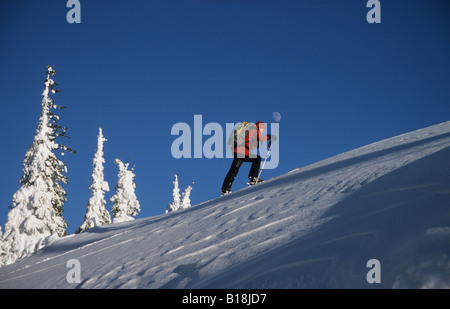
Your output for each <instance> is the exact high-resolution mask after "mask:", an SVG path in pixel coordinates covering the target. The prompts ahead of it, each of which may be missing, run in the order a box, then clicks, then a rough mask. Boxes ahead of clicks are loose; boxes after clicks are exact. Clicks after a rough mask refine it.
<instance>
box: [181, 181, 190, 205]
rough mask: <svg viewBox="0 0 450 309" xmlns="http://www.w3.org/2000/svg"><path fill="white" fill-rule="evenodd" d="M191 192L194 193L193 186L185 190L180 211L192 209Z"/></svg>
mask: <svg viewBox="0 0 450 309" xmlns="http://www.w3.org/2000/svg"><path fill="white" fill-rule="evenodd" d="M191 191H192V186H188V187H187V188H186V189H184V191H183V195H182V198H181V205H180V209H186V208H189V207H191V198H190V196H191Z"/></svg>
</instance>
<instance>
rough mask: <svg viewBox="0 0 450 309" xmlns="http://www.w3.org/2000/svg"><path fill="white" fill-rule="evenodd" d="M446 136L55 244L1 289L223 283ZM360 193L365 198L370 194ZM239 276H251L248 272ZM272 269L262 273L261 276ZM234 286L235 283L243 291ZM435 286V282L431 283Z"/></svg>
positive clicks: (363, 153) (422, 265) (363, 152)
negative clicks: (72, 273) (73, 262)
mask: <svg viewBox="0 0 450 309" xmlns="http://www.w3.org/2000/svg"><path fill="white" fill-rule="evenodd" d="M449 132H450V122H446V123H443V124H440V125H436V126H433V127H429V128H425V129H422V130H417V131H414V132H410V133H407V134H403V135H400V136H397V137H394V138H391V139H387V140H384V141H380V142H377V143H374V144H371V145H367V146H364V147H361V148H358V149H355V150H353V151H349V152H346V153H343V154H341V155H338V156H335V157H332V158H329V159H326V160H323V161H321V162H317V163H315V164H312V165H310V166H307V167H304V168H300V169H296V170H294V171H292V172H290V173H287V174H285V175H283V176H280V177H277V178H275V179H271V180H268V181H266V182H264V183H261V184H259V185H257V186H254V187H250V188H244V189H242V190H240V191H237V192H234V193H232V194H230V195H227V196H223V197H219V198H217V199H214V200H212V201H208V202H205V203H202V204H199V205H197V206H194V207H191V208H190V209H187V210H183V211H177V212H173V213H169V214H165V215H161V216H156V217H152V218H143V219H139V220H135V221H131V222H125V223H121V224H112V225H108V226H102V227H98V228H94V229H91V230H87V231H85V232H84V233H81V234H79V235H73V236H70V237H65V238H62V239H58V240H56V241H55V242H54V243H52V244H51V245H50V246H48V247H46V248H44V249H43V250H41V251H39V252H37V253H36V254H34V255H31V256H29V257H27V258H25V259H23V260H21V261H19V262H17V263H15V264H13V265H9V266H6V267H4V268H3V269H0V288H2V287H3V288H10V287H15V288H22V287H23V288H27V287H39V288H190V287H196V288H197V287H206V288H208V287H221V285H220V283H218V282H217V281H215V278H216V276H217V277H218V278H221V276H227V275H229V276H231V275H233V274H234V275H235V276H236V277H239V274H240V273H241V270H240V269H239V267H240V265H246V264H245V263H247V262H249V261H251V260H252V259H255V257H256V259H257V257H258V256H261V257H263V256H265V255H269V256H270V254H271V252H275V253H276V252H277V251H276V250H277V248H282V247H283V246H285V245H287V246H289V244H290V243H291V242H293V241H294V242H295V241H296V240H301V239H303V238H305V237H306V236H308V235H311V233H313V232H314V231H317V230H319V229H320V227H321V226H323V225H325V223H327V222H330V221H331V220H333V219H335V218H336V217H337V216H338V215H336V214H333V213H331V214H330V213H329V210H330V209H331V208H333V206H335V205H337V204H338V203H339V202H341V201H343V200H344V199H346V198H348V197H350V196H352V194H354V193H355V192H357V191H358V190H360V189H361V188H363V187H364V186H367V185H368V184H370V183H372V182H374V181H375V180H377V179H380V178H381V177H383V176H384V175H387V174H389V173H391V172H393V171H395V170H398V169H400V168H402V167H404V166H407V165H408V164H410V163H412V162H415V161H417V160H420V159H422V158H425V157H427V156H429V155H431V154H434V153H436V152H438V151H440V150H442V149H445V148H447V147H450V133H449ZM432 185H433V184H422V185H419V186H416V185H412V186H411V187H401V188H390V189H389V190H385V191H383V192H381V193H383V194H390V193H396V192H403V191H404V192H408V191H411V190H418V189H426V188H427V186H432ZM449 191H450V190H449ZM381 193H380V192H377V193H376V195H377V196H379V195H380V194H381ZM447 194H448V193H447ZM363 197H364V196H363ZM365 197H366V198H369V199H370V198H371V196H370V193H369V194H366V195H365ZM449 230H450V227H447V226H440V227H436V228H429V229H428V230H427V234H426V235H428V237H435V238H439V237H441V238H446V239H448V238H449V237H450V232H449ZM377 235H378V234H377V233H375V232H371V231H368V232H361V233H359V232H358V233H357V232H352V233H350V234H346V235H341V236H338V237H336V238H333V239H329V240H327V241H324V242H323V244H328V245H332V244H337V243H342V242H344V241H348V240H349V239H377V237H378V236H377ZM302 237H303V238H302ZM305 239H306V238H305ZM280 250H281V249H280ZM275 253H274V254H275ZM69 259H78V260H79V261H80V264H81V278H82V281H81V283H79V284H71V283H68V282H67V280H66V274H67V272H68V271H69V270H70V269H69V268H67V267H66V263H67V261H68V260H69ZM440 259H441V260H440V263H441V264H440V265H441V268H445V267H448V269H449V270H450V263H449V260H448V258H447V257H446V256H442V255H440ZM335 261H336V257H335V256H333V255H332V254H331V255H321V256H317V257H315V258H314V257H311V258H306V257H305V258H304V259H300V260H299V261H297V262H295V263H291V264H286V265H284V266H277V267H274V268H273V269H272V270H271V271H272V272H275V271H277V270H278V271H284V270H286V269H289V267H294V266H293V265H295V267H300V265H309V263H313V262H314V263H325V264H324V265H328V264H329V263H335ZM242 267H243V266H242ZM337 267H338V266H337ZM427 269H428V268H427V264H426V261H419V262H417V263H415V264H411V266H410V267H409V272H406V273H404V274H401V275H398V276H397V277H395V278H392V280H391V281H392V282H393V284H392V287H403V286H407V284H408V283H409V282H410V280H411V278H414V280H416V281H417V280H418V279H417V278H418V277H420V276H421V275H422V274H423V273H424V270H425V271H427ZM245 271H249V270H248V267H247V268H245ZM269 273H271V272H270V271H269V270H267V271H266V275H267V274H269ZM261 276H262V274H261ZM449 277H450V276H449ZM43 278H45V280H43ZM245 278H247V277H245ZM217 280H218V279H217ZM248 280H249V281H251V279H248ZM430 280H431V279H430ZM234 281H235V280H234V279H233V280H228V281H226V282H234ZM241 281H242V280H237V281H236V282H239V284H238V283H236V285H235V286H233V285H232V287H236V286H237V287H241V286H242V284H243V283H242V282H241ZM446 282H447V281H444V283H446ZM448 282H450V280H449V281H448ZM442 283H443V281H442V280H441V281H432V282H431V283H429V284H428V286H431V287H433V286H440V285H439V284H441V285H442ZM224 284H226V283H224ZM230 284H231V283H230ZM259 284H260V285H259V286H256V287H267V286H269V287H271V286H272V285H274V284H275V281H274V282H270V284H269V283H268V282H267V283H264V282H263V281H261V282H260V283H259Z"/></svg>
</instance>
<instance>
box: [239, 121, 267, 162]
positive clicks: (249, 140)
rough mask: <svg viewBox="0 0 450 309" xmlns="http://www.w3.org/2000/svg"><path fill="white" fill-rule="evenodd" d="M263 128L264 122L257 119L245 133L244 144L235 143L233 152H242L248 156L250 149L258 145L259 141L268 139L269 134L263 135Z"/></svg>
mask: <svg viewBox="0 0 450 309" xmlns="http://www.w3.org/2000/svg"><path fill="white" fill-rule="evenodd" d="M264 129H265V125H264V123H262V122H261V121H258V122H257V123H256V126H255V127H254V128H252V129H250V130H249V131H248V132H247V134H246V135H245V143H244V146H239V145H235V148H234V153H235V154H243V155H245V156H246V157H248V156H249V155H250V151H252V150H254V149H256V148H258V147H259V143H260V142H265V141H268V140H269V139H270V135H263V134H262V132H263V131H264Z"/></svg>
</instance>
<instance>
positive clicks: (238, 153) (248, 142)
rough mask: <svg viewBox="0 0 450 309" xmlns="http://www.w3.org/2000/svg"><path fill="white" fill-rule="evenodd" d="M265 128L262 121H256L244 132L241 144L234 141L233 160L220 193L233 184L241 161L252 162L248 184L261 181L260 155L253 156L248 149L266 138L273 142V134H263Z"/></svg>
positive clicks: (229, 189) (223, 193)
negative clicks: (259, 175)
mask: <svg viewBox="0 0 450 309" xmlns="http://www.w3.org/2000/svg"><path fill="white" fill-rule="evenodd" d="M265 129H266V126H265V125H264V123H263V122H262V121H258V122H257V123H256V126H253V127H252V128H251V129H250V130H248V131H246V132H245V133H244V134H245V141H244V144H243V145H238V144H237V143H236V141H235V142H234V147H233V150H234V151H233V156H234V160H233V162H232V163H231V167H230V170H229V171H228V174H227V176H226V177H225V179H224V181H223V185H222V195H225V194H228V193H230V192H231V185H232V184H233V181H234V179H235V178H236V176H237V174H238V172H239V168H240V167H241V165H242V163H243V162H251V163H252V166H251V168H250V172H249V174H248V179H249V184H250V185H255V184H257V183H260V182H263V180H262V179H259V178H258V172H259V168H260V165H261V157H260V156H259V155H256V156H255V155H254V154H250V151H252V150H254V149H257V148H258V147H259V144H260V142H265V141H268V140H270V142H274V141H275V140H276V136H275V135H271V134H267V135H263V132H264V130H265Z"/></svg>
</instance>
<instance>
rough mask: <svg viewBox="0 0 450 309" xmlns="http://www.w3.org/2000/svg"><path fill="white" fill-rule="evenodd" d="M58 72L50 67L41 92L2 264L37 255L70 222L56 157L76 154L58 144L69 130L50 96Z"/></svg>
mask: <svg viewBox="0 0 450 309" xmlns="http://www.w3.org/2000/svg"><path fill="white" fill-rule="evenodd" d="M55 74H56V72H55V71H54V70H53V69H52V67H50V66H48V67H47V78H46V80H45V83H44V85H45V88H44V91H43V93H42V97H43V98H42V104H41V116H40V118H39V122H38V125H37V129H36V133H35V135H34V140H33V143H32V144H31V145H30V147H29V148H28V150H27V151H26V154H25V160H24V168H23V175H22V179H21V180H20V183H21V187H20V188H19V190H18V191H17V192H16V193H15V194H14V196H13V205H12V209H11V210H10V212H9V214H8V221H7V222H6V225H5V231H4V233H3V237H2V242H3V245H4V248H7V249H6V252H5V256H4V259H3V264H5V265H6V264H10V263H14V262H15V261H17V260H18V259H20V258H23V257H25V256H26V255H28V254H30V253H33V252H35V251H36V250H37V249H39V248H41V247H42V246H43V245H45V243H46V242H47V240H48V238H49V237H50V236H51V237H61V236H64V235H65V234H66V233H67V231H66V227H67V223H66V221H65V220H64V219H63V216H62V215H63V206H64V203H65V202H66V192H65V190H64V189H63V188H62V186H61V183H65V184H67V178H66V177H65V176H64V175H63V172H67V168H66V166H65V165H64V163H63V162H61V161H60V160H59V159H58V158H57V157H56V155H55V154H54V151H55V150H58V149H60V150H61V151H62V152H63V153H62V154H64V151H65V150H68V151H69V152H72V153H74V151H73V150H71V149H70V148H68V147H66V146H64V145H62V144H58V143H56V141H55V139H56V138H58V137H67V136H66V130H67V128H65V127H62V126H60V125H59V124H58V121H59V119H60V118H59V116H58V115H56V114H54V113H53V112H52V111H51V110H52V109H63V108H64V106H58V105H56V104H55V101H54V100H53V99H52V98H50V97H49V95H50V92H51V93H52V94H55V93H57V92H59V90H57V89H55V88H54V87H55V85H56V83H55V82H54V81H53V79H52V78H51V77H52V76H54V75H55Z"/></svg>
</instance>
